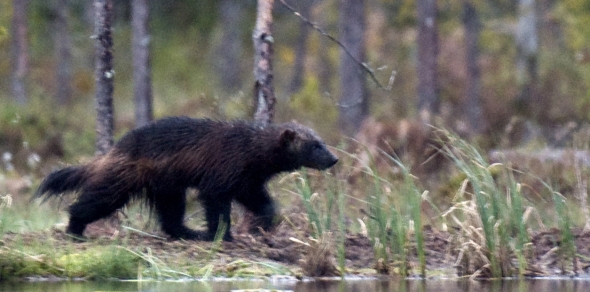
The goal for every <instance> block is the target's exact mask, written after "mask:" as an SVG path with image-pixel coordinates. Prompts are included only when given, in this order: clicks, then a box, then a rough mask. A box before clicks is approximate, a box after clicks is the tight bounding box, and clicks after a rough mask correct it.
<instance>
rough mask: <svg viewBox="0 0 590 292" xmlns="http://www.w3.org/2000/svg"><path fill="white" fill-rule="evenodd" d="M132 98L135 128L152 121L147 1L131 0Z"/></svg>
mask: <svg viewBox="0 0 590 292" xmlns="http://www.w3.org/2000/svg"><path fill="white" fill-rule="evenodd" d="M131 10H132V12H131V17H132V19H131V25H132V29H133V96H134V100H135V127H136V128H139V127H141V126H145V125H147V124H148V123H149V122H151V121H152V118H153V110H152V81H151V65H150V34H149V7H148V3H147V0H132V2H131Z"/></svg>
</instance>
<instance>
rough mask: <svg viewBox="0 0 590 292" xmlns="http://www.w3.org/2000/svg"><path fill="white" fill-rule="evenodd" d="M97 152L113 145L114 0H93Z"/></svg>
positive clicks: (101, 152) (104, 151)
mask: <svg viewBox="0 0 590 292" xmlns="http://www.w3.org/2000/svg"><path fill="white" fill-rule="evenodd" d="M94 9H95V22H94V36H93V37H94V38H95V58H96V69H95V80H96V152H97V154H105V153H107V152H108V150H109V149H110V148H111V146H112V145H113V127H114V121H113V83H114V79H113V78H114V77H115V76H114V75H115V72H114V71H113V52H112V48H113V37H112V34H111V26H112V19H113V17H112V16H113V14H112V12H113V1H112V0H94Z"/></svg>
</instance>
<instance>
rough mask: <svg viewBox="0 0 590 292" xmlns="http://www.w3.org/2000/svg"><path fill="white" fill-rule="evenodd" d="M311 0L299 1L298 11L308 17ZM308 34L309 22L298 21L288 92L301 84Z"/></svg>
mask: <svg viewBox="0 0 590 292" xmlns="http://www.w3.org/2000/svg"><path fill="white" fill-rule="evenodd" d="M312 2H313V0H303V1H299V2H298V3H299V9H300V10H299V13H300V14H301V15H302V16H303V17H305V18H308V19H309V15H310V13H311V7H312V5H313V3H312ZM308 36H309V24H307V23H305V22H304V21H300V22H299V36H297V42H296V44H295V46H296V47H295V64H293V77H292V78H291V84H290V86H289V93H290V94H294V93H296V92H297V91H299V90H300V89H301V86H303V76H304V71H305V56H306V51H307V38H308Z"/></svg>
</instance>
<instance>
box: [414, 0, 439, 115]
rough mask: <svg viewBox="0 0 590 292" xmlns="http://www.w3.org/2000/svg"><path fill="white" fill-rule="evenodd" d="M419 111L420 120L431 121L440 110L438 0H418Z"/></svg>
mask: <svg viewBox="0 0 590 292" xmlns="http://www.w3.org/2000/svg"><path fill="white" fill-rule="evenodd" d="M416 5H417V10H418V68H417V71H418V113H419V115H420V120H421V121H422V122H423V123H425V124H428V123H431V121H432V117H433V115H436V114H437V113H438V110H439V105H440V100H439V96H438V78H437V58H438V32H437V25H436V10H437V6H436V0H418V1H417V2H416Z"/></svg>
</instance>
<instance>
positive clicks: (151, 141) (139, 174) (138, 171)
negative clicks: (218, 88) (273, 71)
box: [35, 117, 338, 241]
mask: <svg viewBox="0 0 590 292" xmlns="http://www.w3.org/2000/svg"><path fill="white" fill-rule="evenodd" d="M337 162H338V158H337V157H336V156H335V155H334V154H332V153H331V152H330V151H329V150H328V149H327V146H326V144H325V143H324V142H323V141H322V139H321V138H320V137H319V136H318V135H317V134H316V133H315V132H314V131H313V130H311V129H310V128H307V127H305V126H302V125H300V124H297V123H284V124H261V123H256V122H246V121H233V122H226V121H216V120H210V119H193V118H188V117H169V118H164V119H161V120H158V121H155V122H152V123H151V124H148V125H146V126H144V127H140V128H137V129H135V130H132V131H130V132H129V133H127V134H126V135H124V136H123V137H122V138H121V139H120V140H119V141H118V142H117V143H115V145H114V146H113V147H112V148H111V150H110V151H109V152H108V153H106V154H105V155H103V156H99V157H97V158H95V159H94V160H92V161H91V162H89V163H88V164H84V165H78V166H69V167H66V168H63V169H60V170H57V171H55V172H52V173H51V174H49V175H48V176H47V177H46V178H45V179H44V180H43V181H42V182H41V184H40V186H39V188H38V190H37V192H36V194H35V196H36V197H43V198H45V199H47V198H50V197H57V196H61V195H63V194H67V193H76V194H77V199H76V200H75V202H74V203H73V204H72V205H70V206H69V208H68V212H69V215H70V217H69V223H68V226H67V230H66V231H67V233H69V234H71V235H72V236H74V237H77V238H83V234H84V230H85V229H86V226H87V225H88V224H90V223H92V222H94V221H96V220H98V219H101V218H105V217H107V216H109V215H111V214H112V213H113V212H115V211H116V210H118V209H120V208H122V207H123V206H125V205H126V204H128V203H129V202H130V201H143V202H145V203H146V204H147V206H149V209H150V210H152V211H153V212H154V213H155V215H156V217H157V220H158V222H159V224H160V226H161V228H162V231H164V232H165V233H166V234H168V235H169V236H170V237H171V238H173V239H187V240H206V241H211V240H213V239H214V237H215V234H216V232H217V231H218V228H219V227H220V223H223V224H226V225H225V227H226V228H225V233H224V234H223V239H224V240H226V241H231V240H232V236H231V233H230V224H231V223H230V212H231V204H232V202H237V203H239V204H241V205H242V206H244V207H245V208H246V209H247V210H248V211H250V212H251V213H253V215H254V218H255V220H254V223H256V224H258V226H259V227H261V228H262V229H263V230H269V229H270V228H272V226H273V219H274V218H275V216H276V213H277V210H276V209H277V208H276V205H275V203H274V202H273V200H272V198H271V196H270V194H269V192H268V190H267V188H266V184H267V182H268V181H269V180H270V179H271V178H273V177H274V176H275V175H277V174H279V173H282V172H289V171H293V170H297V169H299V168H302V167H307V168H312V169H317V170H325V169H328V168H330V167H332V166H333V165H334V164H336V163H337ZM188 188H195V189H197V190H198V200H199V201H200V203H201V204H202V206H203V208H204V210H205V219H206V221H207V229H206V230H205V231H196V230H193V229H190V228H188V227H187V226H185V225H184V214H185V207H186V191H187V189H188Z"/></svg>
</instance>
